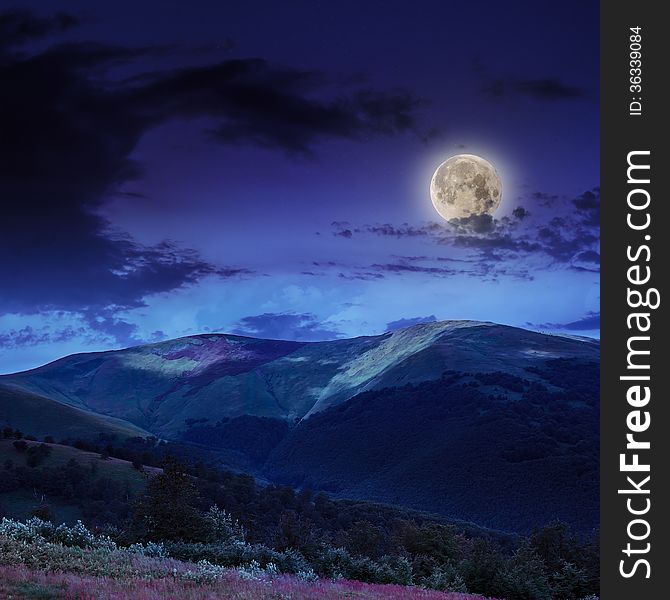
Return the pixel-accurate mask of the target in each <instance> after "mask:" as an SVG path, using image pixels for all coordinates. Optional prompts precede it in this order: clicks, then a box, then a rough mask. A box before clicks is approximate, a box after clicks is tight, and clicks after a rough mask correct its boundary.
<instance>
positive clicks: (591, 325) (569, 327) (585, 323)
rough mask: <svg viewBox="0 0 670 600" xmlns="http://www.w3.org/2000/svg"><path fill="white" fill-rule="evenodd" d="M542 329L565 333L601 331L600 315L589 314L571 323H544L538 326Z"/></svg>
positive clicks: (595, 313) (597, 313)
mask: <svg viewBox="0 0 670 600" xmlns="http://www.w3.org/2000/svg"><path fill="white" fill-rule="evenodd" d="M537 327H538V328H540V329H561V330H565V331H592V330H594V329H600V313H599V312H589V313H587V314H586V315H585V316H584V317H582V318H581V319H578V320H577V321H571V322H570V323H543V324H542V325H538V326H537Z"/></svg>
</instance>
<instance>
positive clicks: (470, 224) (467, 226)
mask: <svg viewBox="0 0 670 600" xmlns="http://www.w3.org/2000/svg"><path fill="white" fill-rule="evenodd" d="M450 223H451V224H452V225H454V226H455V227H456V231H458V232H467V233H490V232H492V231H493V230H494V229H495V228H496V222H495V219H494V218H493V217H492V216H491V215H489V214H486V213H484V214H480V215H470V216H469V217H463V218H460V219H452V220H451V221H450Z"/></svg>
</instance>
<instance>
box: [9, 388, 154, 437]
mask: <svg viewBox="0 0 670 600" xmlns="http://www.w3.org/2000/svg"><path fill="white" fill-rule="evenodd" d="M0 425H3V426H5V425H8V426H10V427H13V428H14V429H20V430H21V431H26V432H30V433H31V435H35V436H38V437H44V436H46V435H54V436H57V437H58V439H62V438H70V439H78V438H82V439H96V438H98V437H99V436H100V435H101V434H102V435H104V436H108V437H109V436H112V437H120V438H127V437H135V436H138V435H139V436H146V435H150V434H149V433H148V432H147V431H145V430H143V429H141V428H140V427H137V426H135V425H133V424H132V423H128V422H125V421H122V420H120V419H116V418H114V417H108V416H105V415H100V414H96V413H94V412H91V411H89V410H84V409H80V408H75V407H73V406H68V405H67V404H63V403H61V402H58V401H55V400H53V399H51V398H49V397H47V396H46V395H41V394H38V393H33V392H30V391H27V390H25V389H21V388H17V387H15V386H13V385H10V384H2V382H0Z"/></svg>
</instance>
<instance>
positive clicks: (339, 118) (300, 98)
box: [0, 11, 420, 339]
mask: <svg viewBox="0 0 670 600" xmlns="http://www.w3.org/2000/svg"><path fill="white" fill-rule="evenodd" d="M76 24H77V20H76V19H75V18H73V17H70V16H68V15H64V14H58V15H56V16H54V17H50V18H42V17H36V16H34V15H33V14H32V13H30V12H27V11H9V12H4V13H2V14H0V34H2V35H0V38H2V39H3V44H4V45H2V46H0V80H2V82H3V92H2V94H0V130H2V136H0V197H1V198H2V199H3V206H2V209H1V213H0V280H2V281H3V282H4V283H3V286H2V290H1V291H0V313H2V312H8V311H14V312H21V313H31V312H35V311H40V310H54V309H64V310H68V311H77V312H79V313H81V314H85V315H86V314H89V313H91V314H95V313H96V311H97V312H98V313H100V314H102V321H101V322H100V323H102V324H100V323H98V326H99V327H100V328H103V329H105V330H106V331H110V332H111V331H114V332H115V333H114V334H113V335H116V336H122V338H124V339H129V336H132V331H131V330H132V326H130V325H128V324H125V323H124V322H122V321H119V320H118V319H116V318H115V317H114V314H115V312H118V311H119V310H122V309H128V308H134V307H137V306H141V305H143V302H144V301H143V299H144V298H145V297H146V296H148V295H150V294H156V293H160V292H167V291H170V290H174V289H176V288H180V287H182V286H185V285H189V284H192V283H195V282H197V281H199V280H200V279H201V278H202V277H206V276H209V275H214V276H220V277H234V276H239V275H242V274H245V273H248V271H246V270H245V269H241V268H235V267H230V268H219V267H216V266H215V265H212V264H210V263H208V262H207V261H205V260H204V259H203V258H202V257H200V256H199V255H198V253H197V252H194V251H193V250H189V249H184V248H179V247H177V246H175V245H174V244H170V243H167V242H166V243H163V244H158V245H156V246H151V247H147V246H141V245H140V244H137V243H135V242H134V241H132V240H130V239H124V238H121V237H119V236H118V235H114V234H113V233H112V232H111V231H110V226H109V223H108V222H107V221H106V220H105V219H104V218H103V217H102V216H101V208H102V207H103V205H104V203H105V202H106V200H107V198H108V197H109V196H110V194H112V193H116V192H118V191H119V190H120V188H121V186H123V185H124V184H126V183H128V182H129V181H131V180H132V179H133V178H135V177H137V175H138V174H139V173H141V165H139V164H137V163H135V162H133V161H132V160H131V159H130V155H131V153H132V151H133V150H134V148H135V147H136V145H137V143H138V141H139V140H140V138H141V137H142V136H143V135H144V134H145V133H146V132H147V131H149V130H151V129H152V128H154V127H156V126H158V125H160V124H161V123H164V122H166V121H168V120H170V119H173V118H190V117H198V118H205V119H209V121H210V123H211V124H210V127H209V133H210V134H211V136H212V138H213V139H215V140H218V141H219V142H221V143H229V142H233V143H241V142H243V141H244V143H250V144H256V145H261V146H265V147H272V148H280V149H282V150H283V151H286V152H289V153H297V154H302V155H309V154H311V153H313V151H314V150H313V147H314V145H315V144H317V143H318V142H319V141H321V140H323V139H325V138H334V137H339V138H346V139H353V140H356V139H361V138H365V137H368V136H371V135H395V134H398V133H402V132H405V131H409V130H410V129H412V128H413V126H414V120H413V115H414V111H415V109H416V108H417V106H418V105H419V104H420V103H419V101H418V100H416V99H415V98H414V97H413V96H411V95H410V94H408V93H404V92H396V93H392V94H385V93H380V92H373V91H367V90H359V91H354V92H351V93H349V94H348V95H339V96H336V97H335V98H331V99H328V98H324V96H323V93H324V92H323V90H322V89H321V88H320V87H319V86H320V76H319V74H318V73H312V72H306V71H299V70H294V69H288V68H283V67H278V66H275V65H272V64H270V63H268V62H267V61H265V60H262V59H246V60H226V61H223V62H219V63H217V64H213V65H207V66H198V67H189V68H183V69H176V70H172V71H162V72H151V73H145V74H143V75H141V76H137V77H133V78H130V79H126V80H118V79H114V80H113V79H112V78H111V77H109V76H108V73H109V70H110V69H111V68H112V67H115V66H118V65H119V64H122V63H128V62H133V61H134V62H135V63H137V62H138V61H141V60H142V59H143V58H145V57H147V56H151V54H152V53H153V52H154V50H152V49H128V48H123V47H118V46H110V45H104V44H97V43H76V44H72V43H70V44H61V45H57V46H51V47H48V48H47V49H46V50H42V51H39V52H37V53H35V52H33V53H32V54H31V53H30V52H26V51H25V49H24V48H22V45H23V44H25V43H27V42H30V41H31V40H33V39H36V38H38V37H43V36H47V35H50V34H53V33H56V32H59V31H62V30H64V29H67V28H69V27H72V26H75V25H76ZM10 48H11V49H12V50H11V52H10V50H9V49H10ZM17 48H19V49H22V50H24V52H23V53H18V52H16V51H15V50H16V49H17ZM138 64H139V63H138ZM141 200H142V201H151V200H150V199H149V200H147V199H141ZM345 235H346V234H345ZM7 282H11V284H8V283H7ZM105 311H111V312H109V313H108V312H105ZM95 322H97V321H92V323H95Z"/></svg>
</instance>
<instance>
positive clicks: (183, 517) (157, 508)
mask: <svg viewBox="0 0 670 600" xmlns="http://www.w3.org/2000/svg"><path fill="white" fill-rule="evenodd" d="M198 502H199V495H198V492H197V489H196V487H195V482H194V480H193V478H192V477H191V476H190V475H189V474H188V473H187V472H186V469H185V467H184V466H183V465H181V464H180V463H179V462H177V460H175V459H174V458H172V457H169V458H167V459H166V460H165V462H164V464H163V472H162V473H160V474H158V475H155V476H153V477H151V479H149V483H148V485H147V488H146V491H145V493H144V494H143V495H142V496H141V497H140V498H139V499H138V501H137V502H136V505H135V512H134V515H133V522H132V526H131V529H132V534H134V537H136V538H139V539H143V540H151V541H155V542H159V541H162V540H183V541H199V540H202V539H203V538H204V537H205V530H206V528H205V521H204V517H203V515H202V513H201V512H200V511H199V510H198V509H197V505H198Z"/></svg>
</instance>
